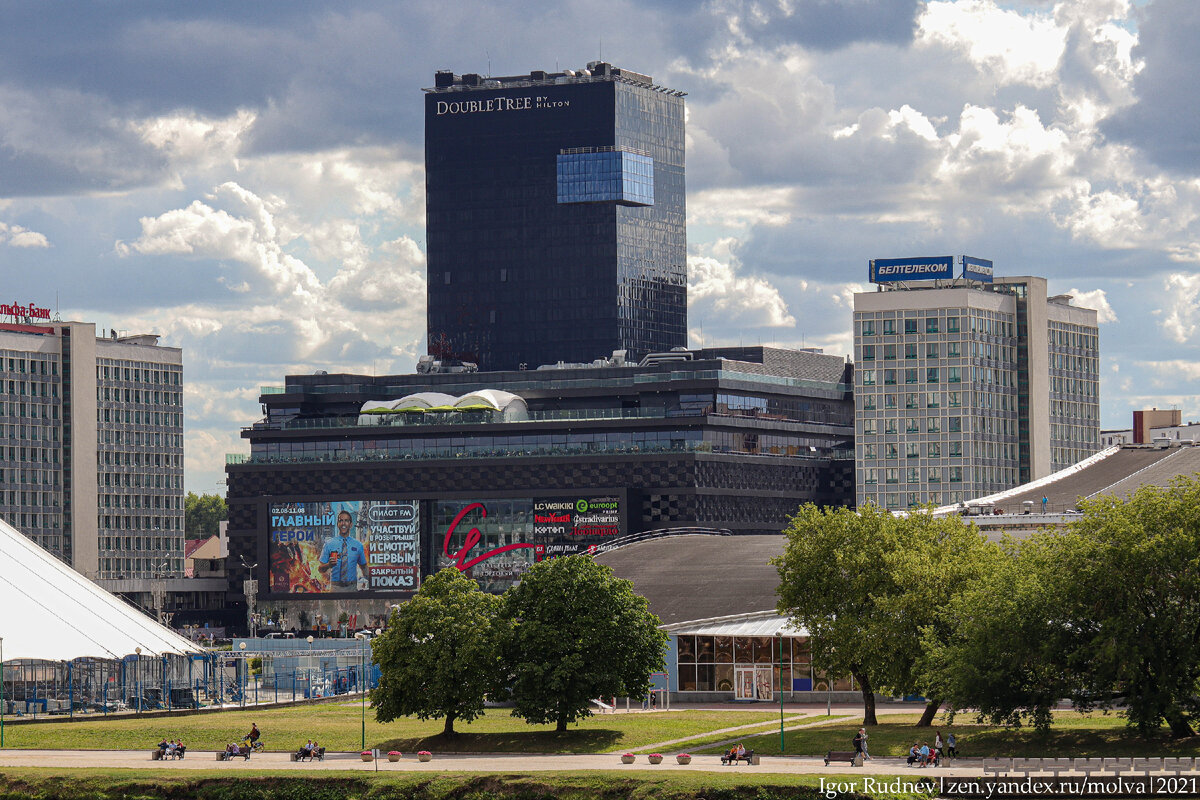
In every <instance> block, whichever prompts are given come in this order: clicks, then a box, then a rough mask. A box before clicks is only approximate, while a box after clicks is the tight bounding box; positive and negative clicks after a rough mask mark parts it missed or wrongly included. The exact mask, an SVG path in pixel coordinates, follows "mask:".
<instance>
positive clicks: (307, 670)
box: [304, 633, 313, 699]
mask: <svg viewBox="0 0 1200 800" xmlns="http://www.w3.org/2000/svg"><path fill="white" fill-rule="evenodd" d="M312 643H313V637H312V634H311V633H310V634H309V635H308V664H307V665H306V666H305V669H304V677H305V679H307V680H308V697H309V698H310V699H311V698H312Z"/></svg>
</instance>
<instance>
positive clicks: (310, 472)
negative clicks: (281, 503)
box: [229, 456, 695, 527]
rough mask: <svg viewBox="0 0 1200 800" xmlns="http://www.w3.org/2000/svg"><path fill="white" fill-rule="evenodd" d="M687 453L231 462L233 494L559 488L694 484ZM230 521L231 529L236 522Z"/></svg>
mask: <svg viewBox="0 0 1200 800" xmlns="http://www.w3.org/2000/svg"><path fill="white" fill-rule="evenodd" d="M694 485H695V463H694V460H693V459H692V458H690V457H688V456H681V457H675V458H657V459H651V458H648V459H593V460H589V459H570V460H561V459H560V460H553V461H551V460H542V461H539V460H535V459H526V460H520V461H516V460H512V461H508V460H506V461H487V462H479V461H463V462H462V463H455V462H453V461H438V462H428V461H424V462H404V461H386V462H375V463H372V464H361V463H357V464H356V463H348V464H339V465H336V466H334V465H328V464H314V465H298V466H295V467H293V466H286V467H271V468H262V467H253V468H237V467H235V468H232V469H230V471H229V499H230V501H231V502H232V501H233V500H234V499H236V498H241V497H244V498H257V497H263V496H275V497H292V496H311V495H348V496H357V497H364V496H392V495H397V494H399V495H436V494H438V493H441V492H473V491H477V492H506V491H530V490H542V489H557V490H563V491H572V492H574V491H581V490H585V489H616V488H631V489H641V488H654V487H659V486H680V487H683V486H694ZM230 527H233V525H232V524H231V525H230Z"/></svg>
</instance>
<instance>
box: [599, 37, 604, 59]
mask: <svg viewBox="0 0 1200 800" xmlns="http://www.w3.org/2000/svg"><path fill="white" fill-rule="evenodd" d="M600 60H601V61H603V60H604V37H603V36H601V37H600Z"/></svg>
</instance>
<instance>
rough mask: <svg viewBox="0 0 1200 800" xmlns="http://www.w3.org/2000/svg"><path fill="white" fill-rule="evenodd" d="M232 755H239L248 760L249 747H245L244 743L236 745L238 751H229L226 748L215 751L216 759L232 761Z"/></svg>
mask: <svg viewBox="0 0 1200 800" xmlns="http://www.w3.org/2000/svg"><path fill="white" fill-rule="evenodd" d="M234 756H241V757H242V758H244V759H246V760H247V761H249V760H250V748H249V747H247V746H246V745H241V746H239V747H238V751H237V752H236V753H231V752H229V751H228V750H219V751H217V761H232V760H233V758H234Z"/></svg>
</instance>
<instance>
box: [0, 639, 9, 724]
mask: <svg viewBox="0 0 1200 800" xmlns="http://www.w3.org/2000/svg"><path fill="white" fill-rule="evenodd" d="M7 706H8V704H7V703H6V702H5V701H4V637H3V636H0V747H4V710H5V708H6V707H7Z"/></svg>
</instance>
